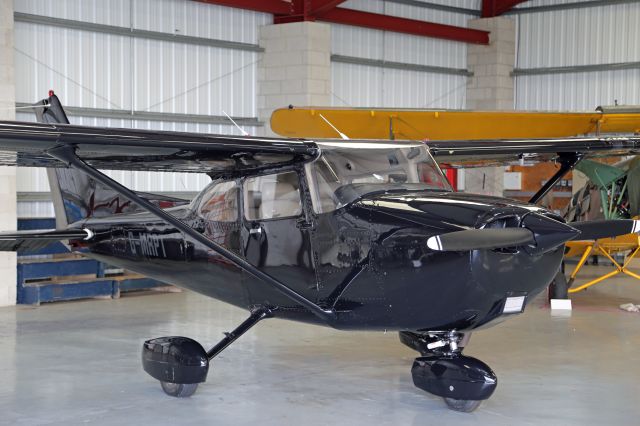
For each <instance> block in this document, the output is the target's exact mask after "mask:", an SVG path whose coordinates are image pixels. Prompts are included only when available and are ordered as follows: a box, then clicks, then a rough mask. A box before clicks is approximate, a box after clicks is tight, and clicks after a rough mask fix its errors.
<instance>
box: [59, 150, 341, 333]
mask: <svg viewBox="0 0 640 426" xmlns="http://www.w3.org/2000/svg"><path fill="white" fill-rule="evenodd" d="M47 154H48V155H50V156H51V157H53V158H55V159H57V160H59V161H62V162H63V163H65V164H67V165H68V166H69V167H72V168H75V169H78V170H81V171H83V172H84V173H86V174H87V175H89V176H91V177H92V178H93V179H95V180H96V181H98V182H100V183H102V184H103V185H105V186H107V187H109V188H111V189H113V190H114V191H116V192H117V193H119V194H120V195H122V196H123V197H125V198H128V199H129V200H131V202H133V203H135V204H137V205H139V206H140V207H142V208H143V209H145V210H147V211H148V212H150V213H152V214H154V215H156V216H158V217H159V218H160V219H162V220H164V221H166V222H168V223H170V224H171V225H173V226H175V227H176V228H177V229H179V230H180V231H182V232H184V233H185V234H186V235H188V236H190V237H191V238H193V239H194V240H196V241H198V242H199V243H201V244H204V245H205V246H207V247H208V248H210V249H211V250H213V251H215V252H216V253H218V254H220V255H222V256H224V257H225V258H226V259H228V260H230V261H231V262H233V263H234V264H235V265H236V266H237V267H239V268H241V269H243V270H244V271H246V272H248V273H249V274H251V275H253V276H254V277H255V278H258V279H260V280H262V281H264V282H265V283H267V284H269V285H270V286H271V287H273V288H274V289H275V290H277V291H278V292H280V293H281V294H283V295H284V296H286V297H287V298H289V299H291V300H293V301H294V302H296V303H298V304H300V305H302V306H304V307H305V308H307V309H308V310H309V311H311V313H313V314H314V315H316V316H317V317H318V318H320V319H321V320H323V321H325V322H327V323H329V324H331V323H332V322H333V320H334V319H335V317H336V314H335V311H334V310H324V309H322V308H321V307H320V306H318V305H316V304H315V303H313V302H312V301H310V300H309V299H307V298H306V297H304V296H302V295H301V294H299V293H297V292H295V291H294V290H292V289H291V288H289V287H288V286H287V285H286V284H284V283H282V282H280V281H278V280H277V279H275V278H274V277H272V276H271V275H269V274H266V273H264V272H262V271H261V270H260V269H258V268H256V267H255V266H253V265H252V264H250V263H249V262H247V261H246V260H244V259H243V258H242V257H240V256H238V255H237V254H235V253H233V252H232V251H229V250H227V249H226V248H224V247H223V246H221V245H220V244H217V243H216V242H214V241H212V240H210V239H209V238H207V237H206V236H205V235H203V234H201V233H200V232H198V231H196V230H195V229H193V228H192V227H190V226H189V225H187V224H186V223H184V222H182V221H181V220H180V219H177V218H176V217H174V216H172V215H170V214H169V213H167V212H165V211H164V210H162V209H161V208H160V207H157V206H156V205H154V204H152V203H150V202H148V201H147V200H145V199H144V198H141V197H140V196H138V195H137V194H136V193H135V192H134V191H132V190H130V189H128V188H127V187H125V186H122V185H120V184H119V183H118V182H116V181H114V180H113V179H111V178H110V177H108V176H107V175H105V174H103V173H101V172H100V171H98V170H97V169H95V168H93V167H91V166H90V165H88V164H87V163H85V162H84V161H82V159H81V158H80V157H78V156H77V155H76V152H75V147H73V146H71V145H64V146H58V147H56V148H53V149H50V150H48V151H47Z"/></svg>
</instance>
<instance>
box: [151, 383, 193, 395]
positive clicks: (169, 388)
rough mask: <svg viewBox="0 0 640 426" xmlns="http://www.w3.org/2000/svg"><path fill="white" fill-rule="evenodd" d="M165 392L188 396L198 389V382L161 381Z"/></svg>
mask: <svg viewBox="0 0 640 426" xmlns="http://www.w3.org/2000/svg"><path fill="white" fill-rule="evenodd" d="M160 385H161V386H162V390H163V391H164V393H166V394H167V395H170V396H175V397H176V398H188V397H190V396H191V395H193V394H194V393H195V392H196V389H198V384H197V383H170V382H160Z"/></svg>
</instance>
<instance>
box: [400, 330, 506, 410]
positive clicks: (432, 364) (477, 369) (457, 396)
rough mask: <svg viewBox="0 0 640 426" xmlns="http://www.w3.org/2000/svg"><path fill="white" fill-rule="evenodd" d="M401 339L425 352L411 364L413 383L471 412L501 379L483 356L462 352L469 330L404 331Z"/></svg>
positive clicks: (421, 352)
mask: <svg viewBox="0 0 640 426" xmlns="http://www.w3.org/2000/svg"><path fill="white" fill-rule="evenodd" d="M400 341H401V342H402V343H404V344H405V345H407V346H409V347H410V348H411V349H414V350H416V351H418V352H420V354H421V355H422V356H421V357H419V358H416V359H415V361H414V362H413V367H411V376H412V377H413V384H414V385H416V387H418V388H420V389H422V390H424V391H426V392H429V393H431V394H433V395H437V396H441V397H442V398H443V399H444V401H445V402H446V404H447V406H448V407H449V408H451V409H452V410H455V411H462V412H465V413H469V412H471V411H473V410H475V409H476V408H478V406H479V405H480V404H481V403H482V401H483V400H485V399H488V398H489V397H490V396H491V395H492V394H493V391H494V390H495V388H496V386H497V384H498V379H497V377H496V375H495V374H494V372H493V371H491V368H490V367H489V366H488V365H487V364H485V363H484V362H482V361H480V360H479V359H476V358H472V357H470V356H466V355H462V349H463V348H464V346H465V345H466V343H467V342H468V341H469V334H468V333H467V334H464V333H458V332H455V331H451V332H447V333H433V334H431V333H414V332H409V331H401V332H400Z"/></svg>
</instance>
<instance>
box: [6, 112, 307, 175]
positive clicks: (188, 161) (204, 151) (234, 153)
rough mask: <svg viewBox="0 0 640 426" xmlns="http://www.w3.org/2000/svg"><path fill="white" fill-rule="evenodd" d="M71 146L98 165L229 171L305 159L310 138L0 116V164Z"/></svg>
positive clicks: (21, 162)
mask: <svg viewBox="0 0 640 426" xmlns="http://www.w3.org/2000/svg"><path fill="white" fill-rule="evenodd" d="M61 146H72V147H74V148H75V152H76V155H77V156H78V157H80V158H82V159H83V160H84V161H85V162H86V163H88V164H89V165H91V166H93V167H96V168H100V169H117V170H152V171H174V172H198V173H210V174H234V173H241V172H247V171H255V170H261V169H265V168H270V167H278V166H283V165H287V164H293V163H296V162H301V161H308V160H311V159H313V158H315V156H316V155H317V152H318V149H317V147H316V145H315V144H314V143H312V142H308V141H302V140H295V139H283V138H260V137H244V136H227V135H204V134H198V133H180V132H166V131H150V130H135V129H117V128H100V127H85V126H75V125H68V124H44V123H24V122H12V121H0V151H4V153H0V165H9V166H30V167H59V166H64V164H63V163H61V162H59V161H57V160H55V159H53V158H52V157H51V156H49V155H48V152H50V151H51V150H52V149H54V148H59V147H61Z"/></svg>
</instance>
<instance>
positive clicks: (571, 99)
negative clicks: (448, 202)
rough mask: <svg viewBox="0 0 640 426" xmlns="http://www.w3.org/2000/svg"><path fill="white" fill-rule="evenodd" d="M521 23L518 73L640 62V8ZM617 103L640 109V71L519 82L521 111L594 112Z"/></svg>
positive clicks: (525, 17) (541, 15) (534, 17)
mask: <svg viewBox="0 0 640 426" xmlns="http://www.w3.org/2000/svg"><path fill="white" fill-rule="evenodd" d="M536 3H539V2H536ZM527 5H528V4H527ZM532 5H533V4H532ZM517 19H518V39H519V43H518V55H517V67H518V68H546V67H563V66H573V65H595V64H609V63H618V62H637V61H640V29H639V28H638V25H637V23H638V22H640V3H633V4H631V3H630V4H617V5H610V6H599V7H591V8H582V9H568V10H559V11H553V12H538V13H526V14H519V15H517ZM615 101H617V102H618V103H619V104H636V105H637V104H640V70H638V69H631V70H617V71H597V72H580V73H566V74H546V75H530V76H518V77H517V78H516V108H517V109H534V110H536V109H537V110H593V109H594V108H595V107H596V106H598V105H612V104H614V102H615Z"/></svg>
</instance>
